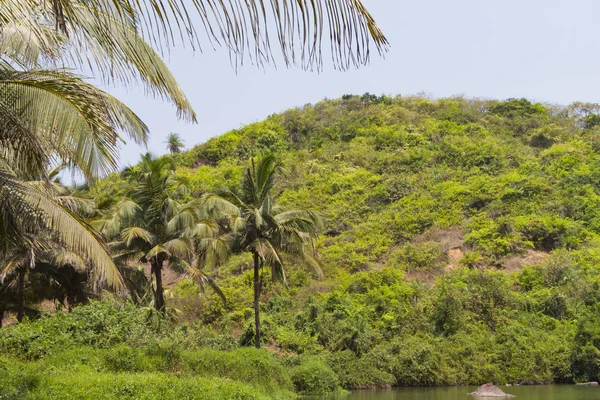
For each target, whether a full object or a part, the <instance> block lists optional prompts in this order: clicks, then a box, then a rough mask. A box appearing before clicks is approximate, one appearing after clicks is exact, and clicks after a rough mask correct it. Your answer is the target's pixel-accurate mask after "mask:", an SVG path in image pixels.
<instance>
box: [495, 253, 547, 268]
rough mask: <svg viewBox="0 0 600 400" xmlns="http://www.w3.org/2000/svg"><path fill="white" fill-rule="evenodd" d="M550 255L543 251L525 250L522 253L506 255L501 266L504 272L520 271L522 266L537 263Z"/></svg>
mask: <svg viewBox="0 0 600 400" xmlns="http://www.w3.org/2000/svg"><path fill="white" fill-rule="evenodd" d="M548 256H550V254H549V253H546V252H544V251H536V250H527V251H526V252H525V253H524V254H522V255H515V256H510V257H507V258H506V260H504V263H503V267H504V270H505V271H506V272H515V271H520V270H521V269H523V267H527V266H529V265H535V264H539V263H541V262H542V261H544V260H545V259H546V258H548Z"/></svg>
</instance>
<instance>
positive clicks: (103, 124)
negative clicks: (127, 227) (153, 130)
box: [0, 67, 148, 179]
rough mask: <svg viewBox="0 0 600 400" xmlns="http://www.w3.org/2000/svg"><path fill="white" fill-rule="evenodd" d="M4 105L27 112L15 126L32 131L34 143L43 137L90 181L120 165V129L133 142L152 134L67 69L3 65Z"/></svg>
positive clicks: (1, 97) (1, 98) (0, 96)
mask: <svg viewBox="0 0 600 400" xmlns="http://www.w3.org/2000/svg"><path fill="white" fill-rule="evenodd" d="M0 103H1V104H0V108H4V109H5V110H8V112H9V113H11V114H12V115H14V116H23V118H21V120H20V121H14V124H15V125H19V126H21V125H22V126H23V129H22V130H25V131H26V132H31V135H32V136H33V139H32V140H31V142H34V143H39V142H40V141H43V145H44V147H46V148H50V149H51V153H52V154H56V155H57V156H58V157H59V158H60V159H62V160H63V161H65V162H67V163H69V164H71V165H74V166H76V167H77V168H79V169H80V170H81V171H82V172H83V173H84V175H85V176H86V177H87V178H88V179H92V178H93V177H95V176H98V175H103V174H106V173H107V172H110V171H113V170H114V169H115V168H116V152H117V148H118V147H117V146H118V140H119V139H120V135H119V133H118V131H119V130H121V131H124V132H125V133H127V134H128V135H129V136H130V137H132V138H134V140H145V138H146V137H147V133H148V128H147V127H146V126H145V125H144V124H143V122H141V120H139V118H137V116H135V114H134V113H133V112H132V111H131V110H130V109H129V108H127V107H126V106H125V105H124V104H122V103H120V102H119V101H118V100H116V99H115V98H113V97H112V96H110V95H108V94H107V93H105V92H103V91H101V90H98V89H96V88H95V87H94V86H92V85H90V84H87V83H85V82H84V81H83V80H81V79H80V78H79V77H77V76H76V75H73V74H69V73H66V72H65V73H58V72H56V71H50V70H31V71H26V72H22V71H17V70H14V69H10V68H9V67H4V68H0ZM4 123H5V124H6V123H7V121H4ZM13 130H14V129H11V130H9V131H13ZM38 147H42V146H38ZM9 148H10V147H9ZM40 157H41V156H40ZM41 158H43V157H41ZM45 158H46V159H47V158H49V157H48V156H45Z"/></svg>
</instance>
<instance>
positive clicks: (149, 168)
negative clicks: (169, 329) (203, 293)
mask: <svg viewBox="0 0 600 400" xmlns="http://www.w3.org/2000/svg"><path fill="white" fill-rule="evenodd" d="M174 172H175V171H174V165H173V162H172V161H171V160H170V159H168V158H153V157H152V156H151V155H150V154H146V155H144V156H142V162H141V163H140V164H139V165H138V166H137V167H134V168H132V169H131V170H130V171H128V172H127V174H126V175H127V176H129V177H131V178H132V179H134V180H135V184H134V187H133V189H132V191H131V196H130V198H129V199H124V200H123V201H121V202H120V203H119V204H118V205H117V207H116V208H115V209H114V210H112V212H110V213H108V214H107V215H105V216H104V218H103V219H99V220H97V221H96V222H95V223H94V225H95V226H97V227H98V229H99V230H100V231H101V232H102V233H104V234H105V236H106V237H107V238H108V239H109V240H110V239H114V241H113V242H112V243H111V246H112V247H113V249H114V250H115V253H116V255H115V259H116V260H117V261H118V262H120V263H125V264H126V263H128V262H131V261H134V262H143V263H146V262H148V263H150V266H151V275H152V276H153V277H154V286H153V288H152V290H153V293H154V306H155V308H156V309H157V310H159V311H162V312H164V311H165V298H164V291H163V284H162V270H163V267H164V265H165V263H166V266H168V267H170V268H172V269H174V270H176V271H178V272H182V271H186V272H188V273H191V274H192V275H193V276H195V277H196V278H198V279H199V281H200V283H201V284H204V283H208V284H209V285H211V286H212V287H213V288H214V289H215V290H216V291H217V293H219V294H220V295H221V296H222V293H221V291H220V290H219V289H218V288H217V287H216V285H215V284H214V282H213V281H212V280H211V279H210V278H209V277H208V276H206V275H204V274H203V273H202V272H201V271H200V270H199V269H198V268H197V267H196V266H194V260H195V258H196V257H195V246H194V244H195V241H196V240H197V239H200V238H202V237H208V236H211V235H213V229H212V227H211V225H210V223H207V222H203V221H201V220H200V213H199V209H198V207H197V205H196V202H194V201H191V202H187V203H186V202H182V199H183V197H184V195H185V193H186V188H185V186H183V185H182V184H180V183H179V182H178V181H177V179H176V178H175V176H174Z"/></svg>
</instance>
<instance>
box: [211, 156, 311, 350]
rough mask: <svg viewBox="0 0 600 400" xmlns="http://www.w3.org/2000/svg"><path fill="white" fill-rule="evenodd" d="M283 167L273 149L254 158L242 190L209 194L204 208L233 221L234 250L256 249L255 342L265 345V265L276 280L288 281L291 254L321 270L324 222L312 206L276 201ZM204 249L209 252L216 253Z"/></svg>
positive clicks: (229, 239) (231, 240)
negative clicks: (318, 244)
mask: <svg viewBox="0 0 600 400" xmlns="http://www.w3.org/2000/svg"><path fill="white" fill-rule="evenodd" d="M278 169H279V163H277V162H276V160H275V157H274V156H273V155H272V154H265V155H263V156H261V157H259V158H258V159H257V160H254V159H253V160H252V161H251V164H250V166H249V167H248V168H247V170H246V174H245V175H244V177H243V179H242V182H241V185H240V189H239V192H238V193H234V192H231V191H227V192H225V193H224V194H223V195H221V196H218V195H208V196H206V197H205V198H204V209H205V210H206V212H207V213H208V214H210V215H213V216H215V217H216V218H220V217H225V218H226V219H227V220H228V226H229V227H230V233H229V234H227V235H226V238H225V239H224V240H225V241H226V242H227V243H228V247H229V249H230V250H231V251H232V252H236V251H243V252H249V253H251V254H252V260H253V266H254V278H253V281H254V324H255V345H256V347H257V348H260V308H259V305H260V304H259V301H260V292H261V290H262V276H261V269H262V267H263V266H268V267H270V268H271V277H272V279H273V280H276V281H282V282H284V283H286V277H285V270H284V268H283V255H284V254H287V255H289V256H291V257H293V258H295V259H297V260H300V261H302V262H303V263H304V264H307V265H308V266H311V267H313V269H314V270H315V271H316V272H317V273H318V274H319V275H320V274H321V269H320V267H319V263H318V261H317V259H316V256H317V252H316V248H315V245H314V238H315V237H316V235H317V233H318V231H319V230H320V229H322V227H323V223H322V221H321V219H320V218H319V216H318V215H317V214H315V213H314V212H312V211H307V210H290V211H286V210H284V209H283V208H281V207H279V206H277V205H276V204H274V199H273V195H272V191H273V188H274V186H275V175H276V173H277V170H278ZM211 253H212V252H210V251H204V252H203V254H211Z"/></svg>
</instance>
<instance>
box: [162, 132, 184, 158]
mask: <svg viewBox="0 0 600 400" xmlns="http://www.w3.org/2000/svg"><path fill="white" fill-rule="evenodd" d="M165 143H166V144H167V150H169V152H171V154H175V153H181V150H183V140H182V139H181V136H179V134H178V133H169V134H168V135H167V140H166V141H165Z"/></svg>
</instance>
